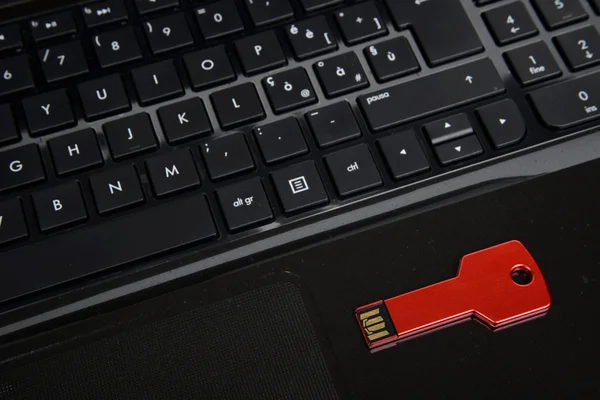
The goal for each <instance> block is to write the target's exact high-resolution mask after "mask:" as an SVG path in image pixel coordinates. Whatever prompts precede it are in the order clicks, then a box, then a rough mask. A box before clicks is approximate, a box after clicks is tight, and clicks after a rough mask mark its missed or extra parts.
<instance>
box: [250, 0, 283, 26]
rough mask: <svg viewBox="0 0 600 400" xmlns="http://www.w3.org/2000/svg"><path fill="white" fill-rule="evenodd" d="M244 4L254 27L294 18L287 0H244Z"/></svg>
mask: <svg viewBox="0 0 600 400" xmlns="http://www.w3.org/2000/svg"><path fill="white" fill-rule="evenodd" d="M244 3H246V7H247V8H248V13H249V14H250V18H251V19H252V23H253V24H254V26H255V27H259V26H264V25H269V24H273V23H275V22H280V21H285V20H287V19H290V18H292V17H293V16H294V10H292V6H291V5H290V2H289V0H277V1H265V0H245V1H244Z"/></svg>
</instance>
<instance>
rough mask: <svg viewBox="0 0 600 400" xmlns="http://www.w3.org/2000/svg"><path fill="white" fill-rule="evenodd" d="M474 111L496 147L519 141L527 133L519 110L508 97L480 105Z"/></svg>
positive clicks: (499, 147)
mask: <svg viewBox="0 0 600 400" xmlns="http://www.w3.org/2000/svg"><path fill="white" fill-rule="evenodd" d="M476 113H477V116H478V117H479V120H480V121H481V124H482V125H483V127H484V128H485V130H486V132H487V134H488V136H489V137H490V139H492V143H493V144H494V147H495V148H497V149H501V148H504V147H508V146H512V145H514V144H516V143H519V142H520V141H521V140H523V138H524V137H525V134H526V133H527V127H526V126H525V122H524V121H523V117H522V116H521V112H520V111H519V108H518V107H517V105H516V104H515V102H514V101H512V100H510V99H506V100H502V101H499V102H497V103H493V104H490V105H488V106H484V107H481V108H479V109H477V110H476Z"/></svg>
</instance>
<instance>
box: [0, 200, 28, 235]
mask: <svg viewBox="0 0 600 400" xmlns="http://www.w3.org/2000/svg"><path fill="white" fill-rule="evenodd" d="M27 236H29V232H28V231H27V223H26V222H25V216H24V215H23V206H22V205H21V200H20V199H10V200H5V201H2V202H0V246H3V245H6V244H9V243H12V242H14V241H15V240H19V239H23V238H26V237H27Z"/></svg>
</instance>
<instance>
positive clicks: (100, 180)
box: [90, 165, 144, 214]
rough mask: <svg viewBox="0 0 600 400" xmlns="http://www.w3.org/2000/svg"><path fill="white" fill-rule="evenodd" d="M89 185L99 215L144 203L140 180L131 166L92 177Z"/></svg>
mask: <svg viewBox="0 0 600 400" xmlns="http://www.w3.org/2000/svg"><path fill="white" fill-rule="evenodd" d="M90 185H91V186H92V192H93V194H94V199H95V200H96V207H97V208H98V212H99V213H100V214H107V213H111V212H113V211H117V210H121V209H124V208H128V207H132V206H135V205H138V204H140V203H143V202H144V192H143V190H142V186H141V184H140V178H139V176H138V173H137V171H136V169H135V167H134V166H133V165H126V166H123V167H120V168H114V169H111V170H108V171H103V172H100V173H97V174H96V175H92V176H91V177H90Z"/></svg>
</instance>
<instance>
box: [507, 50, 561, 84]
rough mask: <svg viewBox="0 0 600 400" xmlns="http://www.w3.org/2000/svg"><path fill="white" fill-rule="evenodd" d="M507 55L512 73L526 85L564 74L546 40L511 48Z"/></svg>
mask: <svg viewBox="0 0 600 400" xmlns="http://www.w3.org/2000/svg"><path fill="white" fill-rule="evenodd" d="M505 55H506V59H507V61H508V65H509V66H510V69H511V71H512V73H513V74H514V75H515V76H516V78H517V79H518V80H519V82H521V84H522V85H525V86H526V85H531V84H534V83H537V82H541V81H544V80H547V79H551V78H555V77H557V76H560V75H561V74H562V72H561V71H560V68H559V66H558V64H557V63H556V60H554V56H552V53H550V50H549V49H548V45H546V43H544V42H535V43H532V44H528V45H527V46H523V47H519V48H518V49H514V50H510V51H508V52H507V53H506V54H505Z"/></svg>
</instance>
